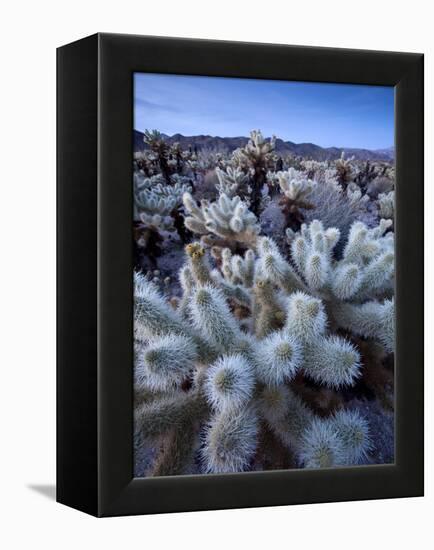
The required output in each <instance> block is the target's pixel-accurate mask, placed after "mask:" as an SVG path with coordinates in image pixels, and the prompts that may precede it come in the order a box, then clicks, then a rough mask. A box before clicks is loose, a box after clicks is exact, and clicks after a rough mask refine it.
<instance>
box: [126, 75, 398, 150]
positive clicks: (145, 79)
mask: <svg viewBox="0 0 434 550" xmlns="http://www.w3.org/2000/svg"><path fill="white" fill-rule="evenodd" d="M134 128H135V129H136V130H141V131H143V130H145V129H154V128H156V129H157V130H159V131H161V132H163V133H165V134H168V135H173V134H176V133H180V134H183V135H186V136H189V135H190V136H191V135H198V134H206V135H212V136H221V137H233V136H247V135H248V134H249V131H250V130H252V129H260V130H262V133H263V134H264V135H265V136H267V137H268V136H271V135H272V134H275V135H276V136H277V137H280V138H282V139H284V140H285V141H287V140H289V141H293V142H295V143H302V142H310V143H315V144H317V145H321V146H322V147H331V146H336V147H362V148H366V149H379V148H384V147H390V146H392V145H393V144H394V90H393V88H392V87H385V86H360V85H353V84H350V85H347V84H323V83H309V82H287V81H277V80H254V79H242V78H222V77H202V76H182V75H163V74H150V73H135V75H134Z"/></svg>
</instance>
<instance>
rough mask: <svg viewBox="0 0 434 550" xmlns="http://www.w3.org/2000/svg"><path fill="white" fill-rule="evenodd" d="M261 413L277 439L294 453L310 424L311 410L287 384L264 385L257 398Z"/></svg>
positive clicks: (312, 416)
mask: <svg viewBox="0 0 434 550" xmlns="http://www.w3.org/2000/svg"><path fill="white" fill-rule="evenodd" d="M259 405H260V410H261V413H262V415H263V417H264V419H265V420H266V422H267V424H268V425H269V427H270V428H271V430H273V432H274V433H275V434H276V435H277V436H278V437H279V439H280V440H281V441H282V442H283V443H284V445H286V446H287V447H290V448H291V449H293V450H294V451H295V452H296V453H297V452H298V451H299V449H300V443H301V436H302V434H303V433H304V431H305V430H306V429H307V428H308V427H309V426H310V424H311V422H312V420H313V419H314V415H313V413H312V411H311V410H310V409H309V408H308V407H307V406H306V405H305V404H304V403H303V401H302V400H301V399H300V398H299V397H298V396H297V395H295V393H294V392H293V391H292V390H290V389H289V388H288V387H287V386H283V385H282V386H276V387H270V386H268V387H265V388H264V389H263V391H262V393H261V395H260V398H259Z"/></svg>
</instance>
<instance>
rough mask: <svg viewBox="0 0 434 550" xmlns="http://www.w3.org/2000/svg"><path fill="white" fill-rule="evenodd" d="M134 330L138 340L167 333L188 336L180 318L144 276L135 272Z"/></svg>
mask: <svg viewBox="0 0 434 550" xmlns="http://www.w3.org/2000/svg"><path fill="white" fill-rule="evenodd" d="M134 332H135V337H136V338H138V339H139V340H145V341H146V340H148V339H150V338H155V337H158V336H164V335H168V334H175V335H184V336H188V334H187V332H188V330H187V328H186V326H185V323H184V322H183V320H182V318H181V317H180V316H179V315H177V314H176V312H174V311H173V309H172V308H171V307H170V306H169V305H168V304H167V303H166V301H165V300H164V298H163V297H162V296H161V294H160V293H159V292H158V289H157V288H156V287H155V286H154V285H153V284H152V283H150V282H149V281H148V280H147V279H145V277H143V276H141V275H139V274H135V282H134Z"/></svg>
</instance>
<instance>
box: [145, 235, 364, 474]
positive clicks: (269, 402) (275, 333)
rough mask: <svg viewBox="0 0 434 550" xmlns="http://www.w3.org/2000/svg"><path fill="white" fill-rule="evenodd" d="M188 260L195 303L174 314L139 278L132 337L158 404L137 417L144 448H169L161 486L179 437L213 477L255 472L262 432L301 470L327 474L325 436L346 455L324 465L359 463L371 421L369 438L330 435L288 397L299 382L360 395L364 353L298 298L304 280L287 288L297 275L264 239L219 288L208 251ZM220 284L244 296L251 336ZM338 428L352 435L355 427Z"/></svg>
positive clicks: (230, 261)
mask: <svg viewBox="0 0 434 550" xmlns="http://www.w3.org/2000/svg"><path fill="white" fill-rule="evenodd" d="M327 237H328V239H329V243H330V245H331V243H332V242H333V241H334V240H336V236H334V235H333V234H332V232H331V231H329V232H328V233H327ZM316 241H317V239H316ZM187 255H188V258H189V259H188V262H187V264H186V265H185V267H184V268H183V270H182V284H183V290H184V293H185V294H187V296H186V297H185V296H183V298H182V299H181V302H180V303H179V304H178V307H177V310H176V311H174V310H173V309H171V307H170V306H169V305H168V304H167V302H166V301H165V299H164V298H163V297H162V296H161V295H160V294H159V293H158V291H157V290H156V288H155V286H153V285H152V283H150V282H149V281H146V280H144V279H143V278H141V277H138V278H137V280H136V284H135V288H136V305H135V334H136V338H137V341H138V346H139V348H140V351H139V353H138V356H139V357H140V359H139V360H138V362H137V369H138V370H139V376H138V380H139V384H138V389H137V393H138V394H139V395H140V392H145V393H146V394H149V391H151V392H152V391H153V392H154V393H155V401H151V402H149V401H147V402H146V403H145V404H143V401H141V404H140V405H139V406H138V409H137V411H136V418H137V425H138V427H139V429H140V432H141V437H142V438H143V437H147V438H149V437H151V438H155V437H160V436H161V437H163V441H164V443H163V449H164V450H163V455H167V461H166V462H164V460H163V459H162V458H161V459H160V460H159V461H158V462H157V466H158V467H156V468H155V469H154V474H155V475H161V474H160V472H161V471H164V472H167V471H168V470H167V468H168V464H172V463H173V452H172V450H171V445H172V442H173V440H174V439H175V440H177V441H179V440H180V435H179V434H178V435H176V434H177V433H178V431H179V430H185V431H186V433H188V434H190V436H189V437H190V445H191V447H190V449H191V450H192V452H193V451H194V449H196V448H197V438H199V439H202V441H203V446H202V448H201V451H200V464H201V468H202V470H203V471H204V472H213V473H221V472H234V471H243V470H246V469H250V468H251V467H252V464H253V462H254V460H256V459H257V456H256V454H257V452H258V438H259V432H260V429H261V428H260V426H261V425H262V424H263V423H264V422H265V423H266V424H267V426H268V427H269V429H270V430H271V431H272V432H273V433H274V434H275V437H277V438H278V439H279V440H280V441H281V442H282V443H283V444H284V445H286V446H287V447H288V448H290V449H291V450H292V452H293V453H295V456H296V457H297V462H298V464H299V465H300V466H305V467H315V465H316V464H317V463H318V461H317V462H315V460H316V458H315V457H317V455H318V453H317V446H318V437H316V432H317V431H319V432H320V433H321V434H322V435H321V444H322V445H324V446H327V445H328V446H329V447H333V446H339V448H340V449H341V452H340V453H337V452H336V453H335V454H334V455H331V456H328V457H327V460H326V459H324V460H320V461H319V464H320V465H323V464H326V465H327V466H337V465H341V464H344V463H345V464H347V465H348V464H352V463H356V462H357V461H358V460H361V459H362V458H363V452H362V451H361V450H360V448H361V447H360V446H361V445H362V443H363V441H365V440H366V441H367V440H368V436H367V435H366V433H367V426H365V427H364V428H363V426H364V425H363V421H362V420H360V422H359V424H358V426H359V427H360V426H362V428H360V429H361V431H362V432H363V433H362V436H363V437H361V438H360V437H359V438H357V437H356V436H354V437H353V438H351V437H350V436H351V433H352V432H351V430H350V429H348V430H347V431H345V430H344V429H343V428H342V430H341V432H339V430H338V428H337V427H336V426H335V427H334V429H331V428H330V426H329V423H330V422H332V421H331V420H329V419H325V420H322V419H320V418H318V417H316V416H315V414H314V413H313V412H312V411H311V410H310V409H309V408H308V407H307V406H306V405H304V404H303V402H302V401H301V399H300V397H298V396H297V395H295V394H294V393H293V392H292V390H291V389H290V387H289V386H288V384H289V383H290V382H291V380H293V379H294V377H295V376H296V375H299V374H303V375H305V376H308V377H310V378H311V379H313V380H315V381H317V382H319V383H320V384H322V385H326V386H329V387H332V388H339V387H341V386H348V385H350V386H351V385H352V384H353V383H354V381H355V380H356V379H357V377H358V376H359V375H360V368H361V366H360V356H359V353H358V351H357V349H356V348H355V347H354V346H353V345H352V344H351V343H350V342H349V341H348V340H346V339H344V338H342V337H339V336H337V335H333V334H329V329H328V322H327V313H326V308H325V306H324V303H323V301H322V300H321V299H320V298H317V297H313V296H311V295H309V294H307V293H305V292H302V291H295V292H294V289H295V287H296V286H297V285H300V286H303V287H305V288H306V284H305V283H304V282H303V281H302V280H301V278H300V277H299V276H297V275H296V274H295V273H294V276H293V279H292V282H291V284H290V283H288V280H287V279H288V276H289V275H290V270H291V269H292V268H291V267H290V266H289V264H287V263H286V262H285V260H284V259H283V257H281V256H279V252H278V250H277V247H276V245H275V244H274V243H273V242H272V241H271V240H269V239H261V244H260V247H259V257H258V258H256V259H255V257H254V254H253V252H252V251H249V252H247V253H246V255H245V257H244V258H240V257H237V256H234V255H232V254H231V252H230V251H223V252H222V266H221V268H222V269H223V272H224V276H222V277H220V278H219V277H216V276H215V272H214V271H213V270H212V269H211V267H210V264H209V260H208V258H207V256H206V251H205V249H204V248H202V247H201V246H200V244H198V243H196V244H194V245H188V247H187ZM222 280H223V282H224V283H225V284H229V283H230V284H231V285H232V286H236V285H239V286H240V287H242V288H243V291H244V293H245V296H247V299H248V300H249V309H250V314H249V315H250V320H251V322H250V323H244V324H242V323H241V322H240V321H239V319H238V318H237V316H236V314H235V312H233V311H231V303H232V298H233V294H231V293H229V292H227V289H226V286H225V284H223V285H222V284H221V282H222ZM277 286H280V287H281V288H282V290H278V289H277V288H276V287H277ZM185 319H189V320H190V323H189V324H187V323H185ZM186 388H187V389H186ZM179 404H180V406H178V405H179ZM171 416H173V422H170V420H169V419H170V417H171ZM341 416H342V418H341V417H339V418H340V420H341V421H342V422H341V423H342V425H344V424H345V422H344V420H345V418H346V417H345V415H344V413H342V415H341ZM333 421H334V420H333ZM336 422H337V421H336ZM150 424H152V426H150ZM353 424H356V421H355V420H354V422H353ZM333 426H334V425H333ZM350 432H351V433H350ZM312 433H313V435H312ZM365 436H366V437H365ZM315 437H316V438H315ZM363 438H365V439H363ZM360 439H363V441H362V442H360ZM309 442H310V443H309ZM362 446H363V445H362ZM345 448H347V451H345ZM364 448H365V449H368V446H366V445H365V447H364ZM308 456H309V457H310V458H309V459H308V458H307V457H308ZM343 457H345V458H343ZM191 459H192V456H191V453H186V456H185V460H184V461H183V465H180V463H179V462H177V463H176V468H175V472H176V473H179V472H184V471H186V468H187V465H188V464H191ZM325 460H326V461H325ZM162 463H163V465H162ZM172 473H174V472H172Z"/></svg>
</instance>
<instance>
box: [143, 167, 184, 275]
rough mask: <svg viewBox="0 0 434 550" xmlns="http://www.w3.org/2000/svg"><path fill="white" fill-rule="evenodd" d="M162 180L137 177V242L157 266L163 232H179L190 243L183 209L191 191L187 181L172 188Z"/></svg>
mask: <svg viewBox="0 0 434 550" xmlns="http://www.w3.org/2000/svg"><path fill="white" fill-rule="evenodd" d="M161 180H162V178H161V177H159V176H153V177H152V178H143V177H142V176H141V175H140V174H134V214H133V218H134V221H135V239H136V243H137V245H138V246H139V247H140V248H141V249H142V250H143V251H145V252H146V254H147V255H148V257H149V259H150V260H151V262H152V263H153V264H154V265H156V258H157V257H158V256H160V255H161V244H162V242H163V235H162V233H161V232H162V231H165V232H171V231H174V230H175V229H176V230H177V231H178V234H179V236H180V238H181V240H182V241H183V242H185V241H186V238H187V234H186V232H185V227H184V223H183V220H184V218H183V215H182V213H181V211H180V207H181V205H182V196H183V194H184V193H186V192H189V191H191V186H190V185H189V184H188V183H186V181H187V180H186V178H179V177H178V178H176V183H175V184H174V185H170V186H169V185H166V184H164V183H162V182H161ZM163 181H164V180H163Z"/></svg>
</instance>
